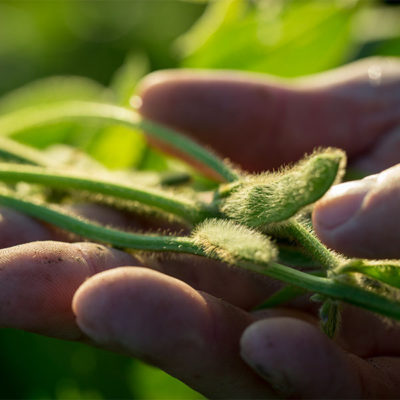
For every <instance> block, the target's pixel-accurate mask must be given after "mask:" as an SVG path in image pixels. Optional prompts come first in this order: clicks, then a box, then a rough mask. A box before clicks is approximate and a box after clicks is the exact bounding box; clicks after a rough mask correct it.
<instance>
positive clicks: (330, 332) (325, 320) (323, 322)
mask: <svg viewBox="0 0 400 400" xmlns="http://www.w3.org/2000/svg"><path fill="white" fill-rule="evenodd" d="M339 308H340V307H339V303H338V301H337V300H333V299H329V298H327V299H326V300H325V301H324V303H323V304H322V306H321V308H320V309H319V317H320V326H321V328H322V330H323V331H324V332H325V334H326V335H327V336H328V337H330V338H333V337H334V336H335V333H336V330H337V328H338V325H339V324H340V309H339Z"/></svg>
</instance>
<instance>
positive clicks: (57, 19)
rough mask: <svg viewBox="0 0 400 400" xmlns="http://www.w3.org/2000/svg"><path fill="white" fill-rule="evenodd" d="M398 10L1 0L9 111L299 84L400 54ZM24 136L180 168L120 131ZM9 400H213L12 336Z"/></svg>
mask: <svg viewBox="0 0 400 400" xmlns="http://www.w3.org/2000/svg"><path fill="white" fill-rule="evenodd" d="M398 3H399V2H397V1H393V0H392V1H372V0H371V1H369V0H359V1H356V0H258V1H257V0H254V1H250V0H215V1H210V2H207V1H169V0H159V1H156V0H147V1H135V0H131V1H116V0H114V1H111V0H110V1H94V0H93V1H72V0H71V1H68V0H67V1H57V0H54V1H40V0H37V1H19V0H9V1H6V0H0V76H1V79H0V115H1V114H4V113H7V112H9V111H12V110H15V109H18V108H21V107H24V106H28V105H32V104H37V103H49V102H53V101H58V100H63V99H97V100H107V101H111V102H115V103H118V104H123V105H128V104H129V99H130V98H131V96H132V95H133V94H134V91H135V86H136V84H137V82H138V81H139V80H140V78H141V77H142V76H144V75H145V74H146V73H148V72H150V71H153V70H158V69H163V68H179V67H187V68H211V69H213V68H224V69H227V68H230V69H238V70H244V71H256V72H263V73H269V74H274V75H278V76H282V77H295V76H301V75H307V74H312V73H316V72H319V71H323V70H327V69H330V68H334V67H337V66H339V65H342V64H345V63H348V62H351V61H353V60H356V59H359V58H363V57H368V56H372V55H391V56H400V6H399V5H398ZM33 133H36V134H33ZM16 138H17V139H18V140H20V141H21V142H25V143H29V144H31V145H33V146H36V147H38V148H45V147H47V146H48V145H50V144H53V143H56V142H57V143H58V142H62V143H66V144H70V145H74V146H78V147H80V148H82V149H84V150H85V151H87V152H88V153H89V154H91V155H92V156H93V157H95V158H96V159H97V160H99V161H100V162H102V163H103V164H105V165H106V166H107V167H109V168H117V169H121V168H130V167H135V168H139V169H150V170H152V169H153V170H163V169H168V168H169V169H173V168H175V164H174V162H173V161H171V160H170V159H168V158H166V157H164V156H163V155H161V154H159V153H158V152H156V151H154V150H151V149H149V148H148V147H147V145H146V143H145V141H144V139H143V137H142V136H141V134H140V133H139V132H132V131H128V130H127V129H126V128H122V127H119V126H101V127H100V126H98V125H96V124H93V123H92V124H85V125H82V124H79V125H77V124H74V123H65V124H59V125H57V126H56V127H50V128H49V127H48V128H41V129H40V132H37V131H36V132H32V131H28V132H24V133H22V134H19V135H18V136H17V137H16ZM116 153H118V155H119V156H118V157H117V159H116V158H115V157H113V156H112V154H116ZM0 398H2V399H5V398H30V399H48V398H55V399H105V398H107V399H108V398H124V399H125V398H132V399H200V398H202V397H201V396H200V395H199V394H198V393H196V392H194V391H192V390H191V389H189V388H187V387H186V386H185V385H183V384H182V383H180V382H178V381H176V380H175V379H173V378H171V377H169V376H168V375H166V374H164V373H163V372H161V371H158V370H156V369H153V368H151V367H148V366H145V365H144V364H142V363H139V362H137V361H135V360H131V359H128V358H125V357H122V356H118V355H115V354H111V353H107V352H103V351H100V350H95V349H92V348H89V347H86V346H84V345H81V344H77V343H66V342H62V341H58V340H54V339H47V338H43V337H39V336H36V335H33V334H29V333H25V332H18V331H12V330H7V329H3V330H1V331H0Z"/></svg>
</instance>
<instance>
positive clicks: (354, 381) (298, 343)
mask: <svg viewBox="0 0 400 400" xmlns="http://www.w3.org/2000/svg"><path fill="white" fill-rule="evenodd" d="M241 355H242V358H243V359H244V360H245V361H246V362H247V363H248V364H249V365H250V366H251V367H252V368H253V369H254V370H255V371H256V372H257V373H258V374H259V375H260V376H261V377H263V378H264V379H265V380H266V381H267V382H268V383H269V384H270V385H271V386H272V387H273V388H274V389H275V390H276V391H277V393H279V394H280V395H282V396H284V397H291V398H292V397H293V398H327V397H329V398H330V397H333V398H342V397H351V398H359V396H360V388H359V382H358V376H357V374H356V373H355V372H354V368H352V365H351V364H350V362H349V361H348V360H347V359H346V356H345V354H344V353H343V351H342V350H340V349H339V348H338V347H337V346H336V345H335V344H334V343H333V342H332V341H330V340H329V339H328V338H327V337H326V336H324V335H323V334H322V332H320V331H319V329H318V328H317V327H315V326H313V325H311V324H309V323H307V322H304V321H301V320H297V319H293V318H285V317H282V318H271V319H267V320H261V321H258V322H256V323H254V324H252V325H250V326H249V327H248V328H247V329H246V330H245V332H244V333H243V336H242V339H241Z"/></svg>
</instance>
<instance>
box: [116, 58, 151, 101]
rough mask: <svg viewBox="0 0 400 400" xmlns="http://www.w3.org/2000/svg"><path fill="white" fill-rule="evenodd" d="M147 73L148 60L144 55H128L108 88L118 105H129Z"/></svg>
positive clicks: (148, 69)
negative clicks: (139, 83) (140, 81)
mask: <svg viewBox="0 0 400 400" xmlns="http://www.w3.org/2000/svg"><path fill="white" fill-rule="evenodd" d="M149 72H150V65H149V60H148V58H147V57H146V55H145V54H143V53H131V54H128V56H127V58H126V60H125V61H124V63H123V64H122V65H121V67H120V68H119V69H117V71H116V72H115V73H114V75H113V77H112V79H111V84H110V88H111V89H112V90H113V92H114V93H115V95H116V97H117V101H118V104H121V105H123V106H127V105H129V101H130V99H131V97H132V96H133V94H134V93H135V90H136V86H137V84H138V82H139V80H140V79H141V78H143V77H144V76H145V75H146V74H147V73H149Z"/></svg>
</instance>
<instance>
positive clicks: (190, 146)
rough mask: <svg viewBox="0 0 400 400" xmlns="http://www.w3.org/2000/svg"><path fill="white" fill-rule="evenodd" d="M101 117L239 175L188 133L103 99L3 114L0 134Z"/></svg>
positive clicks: (232, 177)
mask: <svg viewBox="0 0 400 400" xmlns="http://www.w3.org/2000/svg"><path fill="white" fill-rule="evenodd" d="M76 118H83V119H93V118H94V119H100V120H105V121H111V122H117V123H119V124H123V125H127V126H130V127H134V128H138V129H141V130H143V131H144V133H145V134H147V135H149V136H152V137H154V138H156V139H158V140H161V141H162V142H164V143H168V144H169V145H170V146H172V147H173V148H175V149H177V150H179V151H180V152H182V153H185V154H187V155H189V156H190V157H191V158H193V159H194V160H196V161H198V162H200V163H201V164H203V165H206V166H208V167H209V168H211V169H212V170H213V171H215V172H216V173H217V174H218V175H220V176H221V177H222V178H223V179H225V180H226V181H228V182H233V181H235V180H237V179H238V178H239V175H238V174H237V173H236V171H234V170H233V169H232V168H231V167H229V166H228V165H227V164H225V163H224V161H223V160H221V159H220V158H219V157H218V156H216V155H215V154H213V153H211V152H209V151H208V150H206V149H205V148H204V147H202V146H200V145H199V144H197V143H196V142H194V141H193V140H191V139H189V138H188V137H186V136H184V135H182V134H179V133H178V132H175V131H174V130H172V129H170V128H166V127H164V126H162V125H160V124H157V123H155V122H152V121H148V120H145V119H143V118H142V117H141V116H140V115H139V114H138V113H136V112H135V111H133V110H130V109H127V108H124V107H120V106H116V105H111V104H102V103H93V102H85V101H77V102H65V103H58V104H56V105H52V106H49V105H46V106H45V107H44V106H41V107H30V108H27V109H24V110H20V111H17V112H14V113H12V114H7V115H5V116H3V117H1V118H0V135H12V134H14V133H16V132H19V131H22V130H25V129H29V128H32V127H35V126H40V125H45V124H51V123H54V122H59V121H63V120H68V119H76Z"/></svg>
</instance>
